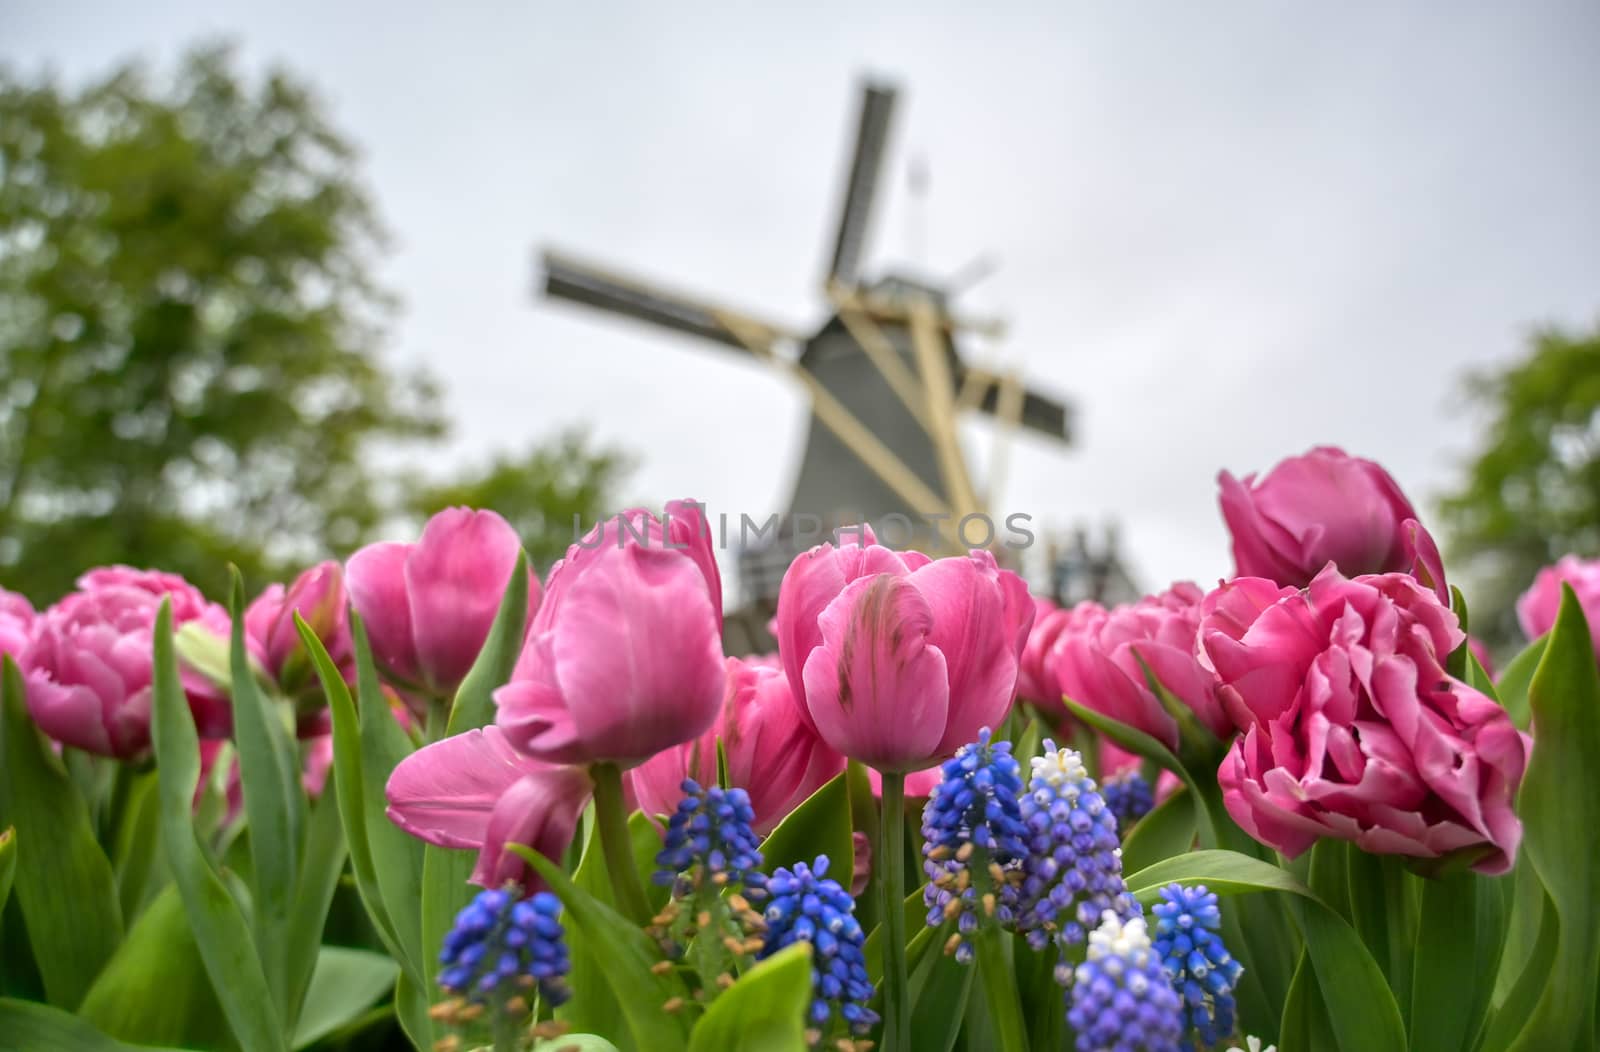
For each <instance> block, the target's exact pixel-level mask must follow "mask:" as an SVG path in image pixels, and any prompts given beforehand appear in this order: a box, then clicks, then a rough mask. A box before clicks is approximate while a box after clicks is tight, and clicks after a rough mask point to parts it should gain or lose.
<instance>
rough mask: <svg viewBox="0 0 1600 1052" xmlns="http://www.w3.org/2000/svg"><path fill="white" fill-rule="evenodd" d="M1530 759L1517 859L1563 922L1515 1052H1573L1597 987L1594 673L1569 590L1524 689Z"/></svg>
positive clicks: (1591, 1024) (1599, 917)
mask: <svg viewBox="0 0 1600 1052" xmlns="http://www.w3.org/2000/svg"><path fill="white" fill-rule="evenodd" d="M1528 703H1529V708H1530V710H1531V712H1532V716H1533V720H1532V722H1533V728H1534V744H1533V754H1532V755H1531V756H1530V757H1529V760H1528V771H1527V774H1526V775H1525V776H1524V777H1523V779H1522V792H1521V795H1520V796H1519V797H1518V805H1519V806H1518V810H1519V812H1520V814H1521V817H1522V824H1523V840H1522V850H1523V851H1525V852H1526V853H1527V856H1528V858H1529V860H1530V861H1531V862H1532V863H1533V867H1534V870H1535V871H1536V872H1537V873H1538V874H1539V880H1540V882H1541V883H1543V884H1544V887H1545V890H1546V891H1548V892H1549V895H1550V900H1551V902H1552V903H1553V904H1554V905H1555V910H1556V914H1557V916H1558V917H1559V918H1560V922H1561V924H1560V928H1559V933H1558V936H1557V940H1556V955H1555V962H1554V967H1553V970H1552V972H1551V974H1552V975H1553V976H1555V977H1556V979H1555V980H1554V981H1552V982H1550V983H1549V984H1548V985H1547V986H1546V987H1545V990H1544V993H1543V994H1542V995H1541V996H1540V998H1539V1001H1538V1004H1537V1005H1536V1006H1535V1007H1534V1010H1533V1014H1532V1017H1531V1018H1530V1019H1529V1020H1528V1024H1527V1026H1526V1027H1524V1028H1523V1030H1522V1032H1521V1033H1520V1034H1519V1035H1518V1037H1517V1042H1516V1044H1514V1045H1513V1046H1512V1048H1513V1049H1515V1050H1517V1052H1522V1050H1532V1049H1549V1048H1573V1047H1578V1046H1579V1045H1580V1044H1581V1043H1586V1042H1590V1041H1592V1040H1593V1039H1594V1034H1595V988H1596V986H1597V985H1600V858H1597V857H1596V854H1595V851H1594V840H1593V837H1594V831H1595V830H1596V829H1600V765H1597V764H1596V763H1595V757H1597V756H1600V668H1597V667H1596V664H1595V654H1594V645H1593V643H1592V641H1591V637H1590V635H1589V626H1588V623H1587V621H1585V619H1584V615H1583V608H1582V607H1581V606H1580V605H1579V603H1578V598H1577V596H1576V595H1574V594H1573V591H1572V587H1571V585H1568V584H1565V583H1563V584H1562V586H1561V609H1560V612H1559V613H1558V614H1557V615H1556V623H1555V627H1554V628H1552V629H1551V630H1550V635H1549V641H1548V643H1547V644H1546V646H1545V651H1544V656H1543V658H1542V659H1541V660H1540V661H1539V668H1538V670H1537V671H1536V672H1535V673H1534V675H1533V681H1532V683H1531V684H1530V685H1529V688H1528Z"/></svg>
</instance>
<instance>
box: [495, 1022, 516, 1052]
mask: <svg viewBox="0 0 1600 1052" xmlns="http://www.w3.org/2000/svg"><path fill="white" fill-rule="evenodd" d="M520 1022H521V1020H519V1019H518V1018H517V1017H516V1016H513V1015H512V1014H511V1013H509V1012H496V1013H495V1017H494V1044H493V1045H492V1046H491V1047H492V1048H493V1049H494V1052H520V1050H521V1049H522V1034H521V1032H520V1031H521V1029H522V1028H521V1026H520V1025H519V1023H520Z"/></svg>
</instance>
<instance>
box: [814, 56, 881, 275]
mask: <svg viewBox="0 0 1600 1052" xmlns="http://www.w3.org/2000/svg"><path fill="white" fill-rule="evenodd" d="M894 99H895V92H894V89H893V88H891V87H888V86H887V85H884V84H874V83H870V82H869V83H867V84H864V85H863V86H862V92H861V113H860V117H859V120H858V123H857V127H856V145H855V154H854V156H853V157H852V159H851V162H850V181H849V182H848V183H846V184H845V193H844V200H843V201H842V202H841V203H840V206H839V233H838V236H837V237H836V238H835V240H834V245H833V262H832V263H830V264H829V266H828V278H829V280H830V281H835V282H838V283H840V284H842V285H847V286H852V285H855V284H856V283H857V282H858V280H859V278H860V269H861V257H862V256H863V255H864V254H865V251H866V240H867V229H868V226H869V225H870V223H871V221H872V206H873V203H874V201H875V199H876V197H877V191H878V177H879V176H880V175H881V174H882V171H883V155H884V150H885V148H886V147H887V146H888V143H889V123H890V119H891V118H892V117H893V116H894Z"/></svg>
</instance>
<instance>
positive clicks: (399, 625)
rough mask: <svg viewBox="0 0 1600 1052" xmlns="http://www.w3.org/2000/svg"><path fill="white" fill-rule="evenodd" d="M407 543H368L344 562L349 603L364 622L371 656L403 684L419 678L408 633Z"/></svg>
mask: <svg viewBox="0 0 1600 1052" xmlns="http://www.w3.org/2000/svg"><path fill="white" fill-rule="evenodd" d="M410 553H411V546H410V545H408V544H395V543H392V542H385V543H382V544H370V545H368V546H367V547H365V548H362V549H361V550H360V551H358V552H356V553H355V554H354V555H352V556H350V561H349V562H348V563H347V564H346V565H345V587H346V588H347V589H348V590H349V593H350V605H352V606H354V607H355V609H356V613H358V614H360V615H361V620H362V622H363V623H364V624H365V626H366V630H367V638H368V640H369V642H370V643H371V645H372V656H373V658H374V659H375V660H376V661H377V663H378V665H379V667H380V668H382V669H383V670H384V671H385V672H386V673H388V674H389V675H391V676H393V677H395V678H397V679H400V680H402V681H403V682H405V683H407V684H415V683H418V682H419V681H420V680H421V677H422V670H421V668H420V667H419V666H418V664H417V644H416V640H415V639H413V638H412V635H411V628H412V626H411V605H410V603H409V601H408V600H407V599H406V559H407V558H408V557H409V555H410Z"/></svg>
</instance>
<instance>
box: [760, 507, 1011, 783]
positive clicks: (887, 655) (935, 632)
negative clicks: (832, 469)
mask: <svg viewBox="0 0 1600 1052" xmlns="http://www.w3.org/2000/svg"><path fill="white" fill-rule="evenodd" d="M867 539H868V540H869V541H870V536H869V537H868V538H867ZM795 562H796V565H795V566H791V567H790V569H789V572H788V573H787V574H786V575H785V576H784V580H783V585H782V587H781V590H780V592H779V596H778V624H779V632H778V647H779V652H780V653H781V654H782V655H783V662H784V668H785V669H786V670H788V672H789V675H790V677H791V679H792V677H793V676H794V673H795V669H796V668H797V667H798V668H799V669H800V670H801V679H802V682H803V684H804V694H803V697H804V699H805V704H806V708H807V711H809V712H810V714H811V719H812V722H813V723H815V724H816V727H817V732H818V733H819V734H820V735H821V736H822V739H823V740H824V741H826V742H827V743H828V744H829V745H831V746H833V748H835V749H837V750H838V751H839V752H842V753H844V754H845V755H846V756H849V757H851V758H852V759H856V760H860V761H861V762H862V763H865V764H867V765H868V766H870V767H874V768H877V769H878V770H880V771H886V772H897V773H903V772H906V771H915V770H921V769H922V768H924V767H928V766H931V765H932V764H935V763H937V762H939V761H940V760H942V759H944V758H945V757H948V756H950V755H952V754H954V752H955V750H956V749H957V748H958V747H960V746H961V745H963V744H965V743H966V742H969V741H972V740H974V739H975V738H976V737H977V735H978V731H979V730H980V729H981V728H983V727H993V726H996V725H998V724H999V722H1000V721H1001V720H1002V719H1004V718H1005V714H1006V712H1007V711H1008V710H1009V709H1010V707H1011V701H1012V698H1013V696H1014V695H1015V692H1016V686H1017V672H1018V666H1019V663H1020V661H1021V656H1022V649H1023V646H1024V644H1025V643H1026V642H1027V638H1028V630H1029V628H1030V627H1031V626H1032V624H1033V603H1032V602H1031V601H1030V599H1029V597H1028V589H1027V585H1025V584H1024V583H1023V582H1022V579H1021V578H1019V577H1018V576H1017V575H1016V574H1014V573H1012V572H1011V571H1009V570H1002V569H1000V568H999V566H997V565H996V564H995V561H994V557H993V556H992V555H990V554H989V553H988V552H985V551H976V552H972V553H970V554H968V555H965V556H957V557H953V558H948V559H938V560H935V561H931V562H930V561H927V560H926V559H925V558H924V557H920V556H918V557H916V558H910V557H901V556H899V555H898V553H895V552H891V551H889V550H888V549H886V548H882V547H879V546H878V545H875V544H870V543H869V544H868V545H867V546H866V547H860V546H859V545H854V546H848V545H847V546H842V547H840V548H838V549H834V548H833V547H832V546H831V545H822V546H821V547H820V548H818V549H814V550H813V551H811V552H810V553H808V554H806V555H802V556H800V557H799V558H798V559H797V560H796V561H795ZM833 586H837V590H836V591H835V593H834V594H833V595H832V596H831V597H829V596H826V591H827V588H828V587H833ZM824 599H825V600H826V601H825V602H823V600H824ZM819 602H820V603H821V606H820V608H819V605H818V604H819Z"/></svg>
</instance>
